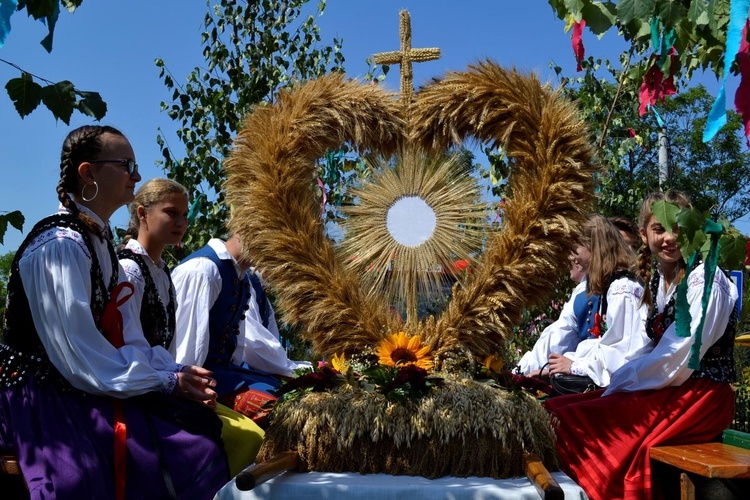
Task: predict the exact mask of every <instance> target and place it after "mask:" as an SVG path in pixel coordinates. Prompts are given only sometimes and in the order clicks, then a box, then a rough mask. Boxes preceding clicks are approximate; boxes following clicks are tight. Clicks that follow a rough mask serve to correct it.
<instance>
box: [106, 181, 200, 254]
mask: <svg viewBox="0 0 750 500" xmlns="http://www.w3.org/2000/svg"><path fill="white" fill-rule="evenodd" d="M170 194H182V195H185V197H186V198H187V196H188V192H187V189H185V186H183V185H182V184H180V183H179V182H177V181H173V180H172V179H165V178H163V177H157V178H155V179H151V180H149V181H147V182H146V183H145V184H143V185H142V186H141V187H140V189H138V191H137V192H136V193H135V199H134V200H133V202H132V203H130V204H129V205H128V211H129V212H130V220H129V222H128V229H127V231H125V236H124V237H123V239H122V244H121V245H120V250H121V249H123V248H125V245H127V243H128V241H130V240H131V239H133V238H136V239H137V238H138V232H139V231H140V229H141V220H140V219H139V218H138V207H139V206H143V208H145V209H146V211H148V210H150V209H151V207H153V206H154V205H156V204H157V203H159V202H161V201H162V200H163V199H164V197H165V196H167V195H170Z"/></svg>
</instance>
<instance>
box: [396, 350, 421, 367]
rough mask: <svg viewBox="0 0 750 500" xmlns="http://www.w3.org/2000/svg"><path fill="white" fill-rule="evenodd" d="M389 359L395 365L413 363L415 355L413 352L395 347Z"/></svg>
mask: <svg viewBox="0 0 750 500" xmlns="http://www.w3.org/2000/svg"><path fill="white" fill-rule="evenodd" d="M391 359H392V360H393V362H394V363H395V364H397V365H398V364H400V363H415V362H416V361H417V355H416V354H414V351H410V350H409V349H405V348H403V347H397V348H396V349H394V350H393V352H392V353H391Z"/></svg>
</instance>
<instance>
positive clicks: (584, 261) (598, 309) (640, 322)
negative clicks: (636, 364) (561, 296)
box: [519, 214, 651, 387]
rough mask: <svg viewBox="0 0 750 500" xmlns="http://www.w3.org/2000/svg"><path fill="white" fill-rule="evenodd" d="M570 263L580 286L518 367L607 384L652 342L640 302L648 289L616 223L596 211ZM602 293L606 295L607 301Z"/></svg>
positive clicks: (590, 383)
mask: <svg viewBox="0 0 750 500" xmlns="http://www.w3.org/2000/svg"><path fill="white" fill-rule="evenodd" d="M570 265H571V270H570V276H571V278H572V279H573V280H575V281H580V284H579V285H578V286H577V287H576V288H575V289H574V291H573V294H572V296H571V299H570V300H569V301H568V303H566V304H565V306H564V307H563V311H562V312H561V314H560V318H559V319H558V320H557V321H556V322H555V323H553V324H552V325H550V326H549V327H547V328H546V329H545V331H544V332H542V336H540V339H539V341H537V343H536V344H535V345H534V349H533V350H532V351H531V352H530V353H527V354H526V355H524V357H523V358H522V359H521V362H520V363H519V368H520V369H521V370H524V369H526V370H528V368H530V367H535V369H534V370H531V371H530V372H529V375H530V376H537V375H549V374H565V375H570V374H573V375H578V376H580V377H587V381H588V382H587V383H586V384H584V385H583V386H582V387H585V386H591V385H598V386H600V387H602V386H606V385H607V384H608V383H609V378H610V376H611V374H612V373H613V372H614V371H615V370H616V369H617V368H619V367H620V366H622V364H623V363H624V362H626V361H627V360H628V359H632V358H633V357H634V356H638V355H642V354H643V352H644V350H648V349H649V348H650V346H651V341H650V340H649V338H648V337H647V336H646V333H645V317H646V313H645V308H643V307H641V304H640V302H641V296H642V293H643V287H642V286H641V285H640V284H639V283H638V282H637V281H636V280H635V279H634V277H635V267H636V259H635V254H633V252H632V251H631V250H630V248H629V246H628V245H627V244H626V243H625V242H624V240H623V239H622V237H621V235H620V234H619V232H618V230H617V228H616V227H615V226H614V225H613V224H612V223H610V222H609V221H608V220H607V219H606V218H605V217H603V216H601V215H598V214H593V215H590V216H589V218H588V220H587V222H586V224H585V225H584V228H583V233H582V235H581V241H580V242H579V245H578V246H577V247H576V250H575V252H574V253H572V254H571V256H570ZM587 275H588V276H587ZM602 294H605V295H606V297H605V300H603V301H602V300H601V297H602ZM605 332H606V333H607V334H606V335H604V333H605ZM537 365H538V366H537ZM542 372H543V373H542ZM556 377H557V380H559V376H556ZM556 385H557V384H556Z"/></svg>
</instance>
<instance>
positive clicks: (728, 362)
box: [646, 269, 737, 382]
mask: <svg viewBox="0 0 750 500" xmlns="http://www.w3.org/2000/svg"><path fill="white" fill-rule="evenodd" d="M721 271H722V272H724V270H723V269H721ZM725 274H726V273H725ZM684 279H688V276H685V278H684ZM649 285H650V287H651V296H652V297H654V300H656V294H657V293H658V291H659V273H658V272H654V273H653V275H652V276H651V283H650V284H649ZM676 295H677V294H676V293H675V294H673V295H672V297H671V298H670V299H669V301H668V302H667V304H666V305H665V306H664V310H663V311H662V312H661V313H659V312H658V311H657V310H656V308H655V307H654V308H653V310H652V311H651V313H650V314H649V316H648V319H647V320H646V333H647V334H648V336H649V338H651V339H652V340H654V341H656V342H659V340H661V337H662V335H664V332H665V331H666V330H667V328H669V326H670V325H671V324H672V323H674V319H675V297H676ZM736 330H737V308H735V307H733V308H732V312H731V313H730V315H729V321H728V322H727V326H726V328H725V329H724V333H723V334H722V336H721V337H720V338H719V340H717V341H716V342H714V344H713V345H712V346H711V347H709V348H708V350H707V351H706V354H704V355H703V358H701V365H700V369H699V370H695V371H694V372H693V374H692V375H691V378H703V377H708V378H710V379H711V380H713V381H714V382H734V381H735V380H736V379H737V373H736V369H735V366H734V337H735V335H736ZM691 338H692V337H691Z"/></svg>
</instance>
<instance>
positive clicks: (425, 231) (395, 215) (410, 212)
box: [385, 196, 437, 247]
mask: <svg viewBox="0 0 750 500" xmlns="http://www.w3.org/2000/svg"><path fill="white" fill-rule="evenodd" d="M436 221H437V219H436V218H435V212H434V211H433V210H432V208H431V207H430V206H429V205H428V204H427V203H425V201H424V200H423V199H422V198H420V197H419V196H404V197H403V198H399V199H398V200H396V202H395V203H394V204H393V205H391V207H390V208H389V209H388V214H387V215H386V218H385V225H386V228H387V229H388V232H389V233H390V234H391V236H393V239H394V240H396V241H397V242H399V243H401V244H402V245H404V246H407V247H418V246H419V245H421V244H422V243H424V242H425V241H427V240H428V239H429V238H430V236H432V233H433V231H435V223H436Z"/></svg>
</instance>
